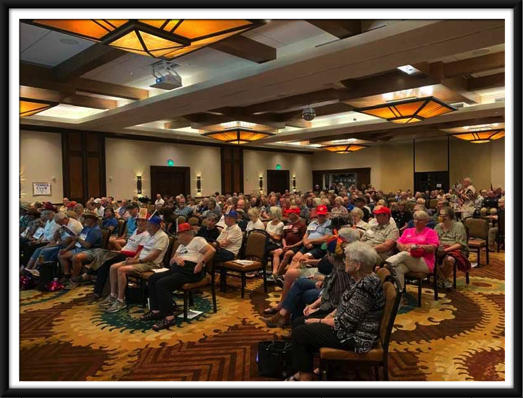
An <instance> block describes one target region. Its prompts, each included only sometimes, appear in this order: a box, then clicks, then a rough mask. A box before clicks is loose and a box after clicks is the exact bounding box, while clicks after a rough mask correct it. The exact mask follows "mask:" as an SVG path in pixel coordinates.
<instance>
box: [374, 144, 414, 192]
mask: <svg viewBox="0 0 523 398" xmlns="http://www.w3.org/2000/svg"><path fill="white" fill-rule="evenodd" d="M416 146H417V145H416ZM381 154H382V156H384V158H385V160H383V161H382V170H381V186H380V189H381V190H383V192H390V191H392V192H394V193H395V192H396V191H397V190H398V189H402V190H404V191H406V190H407V189H410V190H413V189H414V173H413V172H412V170H413V167H414V164H413V163H414V162H413V159H412V143H411V142H401V143H395V144H393V143H389V144H387V145H384V146H382V148H381ZM375 187H376V188H377V185H376V186H375Z"/></svg>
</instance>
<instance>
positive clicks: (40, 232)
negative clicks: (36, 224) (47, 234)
mask: <svg viewBox="0 0 523 398" xmlns="http://www.w3.org/2000/svg"><path fill="white" fill-rule="evenodd" d="M43 234H44V229H43V228H42V227H40V228H38V229H37V230H36V232H35V233H34V234H33V238H35V239H40V237H41V236H42V235H43Z"/></svg>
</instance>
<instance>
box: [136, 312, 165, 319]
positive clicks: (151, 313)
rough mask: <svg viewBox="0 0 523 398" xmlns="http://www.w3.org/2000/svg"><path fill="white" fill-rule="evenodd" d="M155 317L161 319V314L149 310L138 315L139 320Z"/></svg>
mask: <svg viewBox="0 0 523 398" xmlns="http://www.w3.org/2000/svg"><path fill="white" fill-rule="evenodd" d="M157 319H162V315H161V314H160V313H159V312H152V311H149V312H148V313H147V314H143V315H142V316H141V317H140V321H153V320H157Z"/></svg>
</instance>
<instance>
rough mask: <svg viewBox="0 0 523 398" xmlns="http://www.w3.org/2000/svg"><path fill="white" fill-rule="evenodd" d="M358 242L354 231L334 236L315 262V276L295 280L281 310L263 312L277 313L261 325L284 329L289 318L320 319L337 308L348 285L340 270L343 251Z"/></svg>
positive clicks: (344, 274)
mask: <svg viewBox="0 0 523 398" xmlns="http://www.w3.org/2000/svg"><path fill="white" fill-rule="evenodd" d="M359 239H360V234H359V233H358V231H356V230H354V229H345V230H344V231H343V233H341V232H340V235H339V236H334V237H332V238H331V240H330V241H329V242H328V243H327V255H325V257H323V258H322V259H321V260H311V261H316V262H317V266H318V268H316V272H315V274H314V275H312V276H311V277H308V278H299V279H297V280H296V281H295V282H294V283H293V284H292V287H291V290H290V291H289V293H288V295H287V296H286V297H285V300H283V302H282V303H281V309H280V310H279V311H278V310H277V307H273V308H270V309H268V310H266V311H265V313H275V312H276V311H278V312H276V314H275V315H274V316H273V317H271V318H268V319H265V320H264V322H265V323H267V326H269V327H280V328H282V327H284V326H286V325H287V322H288V321H289V317H291V316H292V318H293V319H296V318H297V317H299V316H300V315H301V313H303V314H304V315H306V316H310V315H311V314H313V313H315V316H320V317H323V316H325V315H327V314H328V313H330V312H331V311H333V310H334V309H336V307H337V305H338V302H339V299H340V298H341V295H342V293H343V292H344V291H345V289H346V288H347V286H348V279H349V276H348V274H347V273H346V272H345V269H344V267H343V259H344V256H345V253H344V249H345V246H346V245H347V244H349V243H352V242H356V241H358V240H359Z"/></svg>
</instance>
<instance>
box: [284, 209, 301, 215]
mask: <svg viewBox="0 0 523 398" xmlns="http://www.w3.org/2000/svg"><path fill="white" fill-rule="evenodd" d="M287 213H289V214H291V213H294V214H297V215H300V214H301V211H300V209H298V208H294V209H289V210H287Z"/></svg>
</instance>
